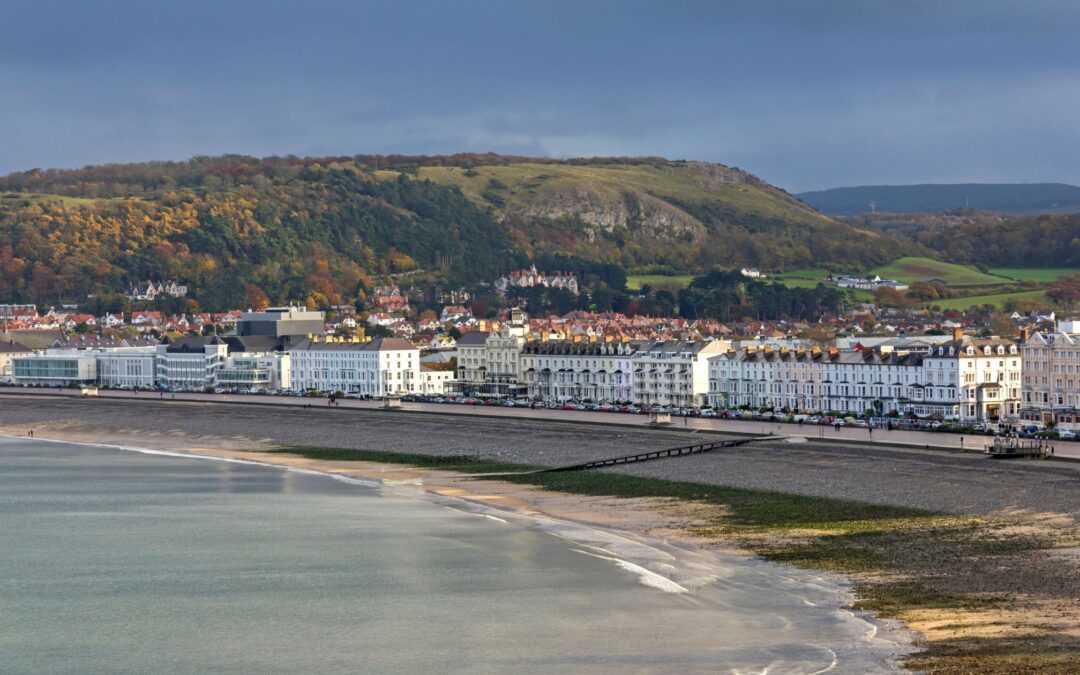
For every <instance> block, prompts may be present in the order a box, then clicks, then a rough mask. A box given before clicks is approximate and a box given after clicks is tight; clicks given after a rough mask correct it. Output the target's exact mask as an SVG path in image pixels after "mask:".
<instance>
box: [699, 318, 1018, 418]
mask: <svg viewBox="0 0 1080 675" xmlns="http://www.w3.org/2000/svg"><path fill="white" fill-rule="evenodd" d="M1021 378H1022V354H1021V349H1020V346H1019V345H1018V344H1017V342H1016V341H1014V340H1008V339H1000V338H984V339H975V338H968V337H965V336H963V335H962V334H961V333H960V332H959V331H957V332H956V333H955V334H954V336H953V338H952V339H951V340H949V341H947V342H943V343H939V344H936V345H932V346H931V347H930V348H929V349H928V350H925V351H924V350H922V349H916V350H908V349H905V348H904V347H903V346H898V347H893V346H884V345H883V346H879V347H876V348H874V347H862V348H856V349H851V350H846V351H841V350H840V349H838V348H836V347H833V348H829V349H824V350H823V349H820V348H812V349H794V350H789V349H783V348H782V349H779V350H774V349H771V348H769V347H765V348H763V349H756V348H753V347H750V348H746V349H740V350H733V351H731V352H727V353H725V354H722V355H720V356H718V357H716V358H714V359H712V360H711V361H710V364H709V382H710V386H709V398H710V401H711V403H712V404H713V405H716V406H722V407H729V408H738V407H744V406H745V407H749V408H754V409H757V408H772V409H776V410H790V411H793V412H818V411H822V412H824V411H831V412H838V413H843V414H849V415H850V414H864V413H871V414H876V415H887V414H890V413H895V414H900V415H908V414H915V415H917V416H920V417H926V416H938V417H941V418H944V419H957V420H962V421H965V422H997V421H1004V420H1017V419H1019V415H1020V406H1021V387H1022V380H1021Z"/></svg>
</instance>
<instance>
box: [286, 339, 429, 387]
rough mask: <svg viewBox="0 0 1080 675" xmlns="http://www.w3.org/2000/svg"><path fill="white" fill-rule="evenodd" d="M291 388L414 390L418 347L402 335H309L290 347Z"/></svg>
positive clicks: (416, 384) (418, 365) (418, 357)
mask: <svg viewBox="0 0 1080 675" xmlns="http://www.w3.org/2000/svg"><path fill="white" fill-rule="evenodd" d="M289 355H290V357H291V366H292V368H291V380H292V381H291V389H293V390H294V391H311V390H314V391H322V392H334V391H341V392H344V393H346V394H359V395H361V396H372V397H384V396H388V395H402V394H410V393H416V390H417V387H419V386H420V379H421V378H420V350H419V349H417V348H416V347H415V346H414V345H413V344H412V343H410V342H408V341H407V340H403V339H401V338H375V339H374V340H371V341H368V342H361V341H358V340H349V339H347V338H334V337H332V336H329V337H327V338H325V339H318V338H315V339H308V340H304V341H303V342H301V343H299V344H298V345H296V346H295V347H293V348H291V349H290V350H289Z"/></svg>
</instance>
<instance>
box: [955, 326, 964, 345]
mask: <svg viewBox="0 0 1080 675" xmlns="http://www.w3.org/2000/svg"><path fill="white" fill-rule="evenodd" d="M952 339H953V340H955V341H957V342H959V341H960V340H963V339H964V329H963V328H961V327H960V326H957V327H956V328H953V329H952Z"/></svg>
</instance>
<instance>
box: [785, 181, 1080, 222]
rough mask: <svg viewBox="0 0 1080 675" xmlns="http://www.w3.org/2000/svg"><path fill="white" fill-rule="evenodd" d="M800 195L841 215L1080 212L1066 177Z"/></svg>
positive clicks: (1079, 193)
mask: <svg viewBox="0 0 1080 675" xmlns="http://www.w3.org/2000/svg"><path fill="white" fill-rule="evenodd" d="M796 196H797V197H798V198H799V199H801V200H802V201H804V202H806V203H807V204H808V205H810V206H812V207H814V208H815V209H817V210H818V211H821V212H822V213H825V214H829V215H837V216H851V215H856V214H860V213H868V212H870V211H875V210H876V211H878V212H886V213H941V212H943V211H948V210H952V209H977V210H980V211H996V212H1001V213H1012V214H1039V213H1080V187H1077V186H1075V185H1066V184H1064V183H957V184H951V185H948V184H941V185H936V184H926V185H862V186H858V187H842V188H833V189H831V190H818V191H816V192H803V193H801V194H798V195H796ZM871 204H873V207H871Z"/></svg>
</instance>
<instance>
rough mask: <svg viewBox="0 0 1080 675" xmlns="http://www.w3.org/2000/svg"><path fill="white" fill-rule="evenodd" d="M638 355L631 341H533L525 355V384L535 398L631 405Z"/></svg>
mask: <svg viewBox="0 0 1080 675" xmlns="http://www.w3.org/2000/svg"><path fill="white" fill-rule="evenodd" d="M635 352H636V349H635V348H634V346H633V345H632V344H630V343H628V342H627V343H623V342H572V341H568V340H552V341H544V342H529V343H527V344H526V345H525V347H524V349H523V350H522V352H521V378H522V379H521V382H522V384H524V385H525V386H526V387H527V394H528V396H529V398H532V399H539V400H544V401H557V402H560V403H561V402H565V401H570V400H574V401H587V402H593V403H610V402H630V401H632V399H633V395H634V391H633V370H634V367H633V358H634V354H635Z"/></svg>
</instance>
